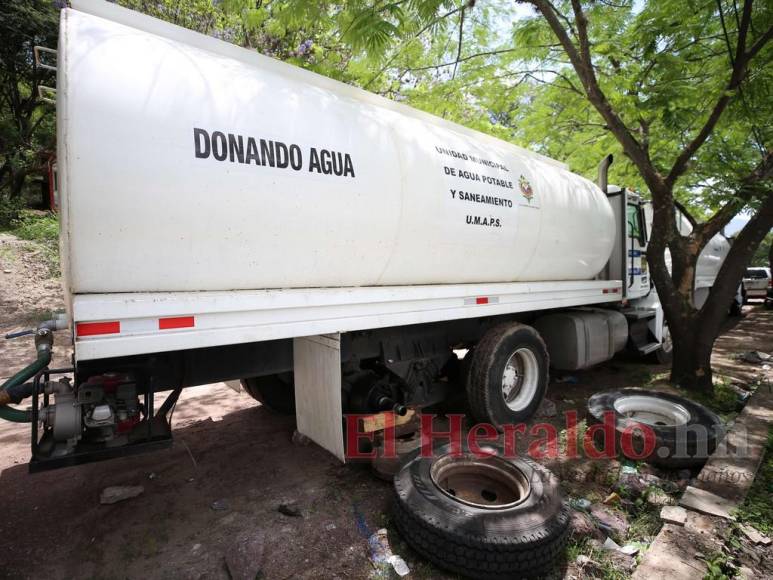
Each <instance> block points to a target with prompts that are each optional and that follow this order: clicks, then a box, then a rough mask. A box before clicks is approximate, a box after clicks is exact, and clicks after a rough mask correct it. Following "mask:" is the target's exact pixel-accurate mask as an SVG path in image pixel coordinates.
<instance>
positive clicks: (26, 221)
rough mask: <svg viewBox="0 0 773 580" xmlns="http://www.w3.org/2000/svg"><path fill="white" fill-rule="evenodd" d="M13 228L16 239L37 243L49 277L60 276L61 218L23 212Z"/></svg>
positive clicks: (52, 215)
mask: <svg viewBox="0 0 773 580" xmlns="http://www.w3.org/2000/svg"><path fill="white" fill-rule="evenodd" d="M12 226H13V228H12V230H11V232H12V233H13V234H14V235H15V236H16V237H18V238H21V239H23V240H29V241H31V242H35V244H36V245H37V246H38V248H39V249H40V252H41V254H42V255H43V259H44V260H45V263H46V266H47V267H48V271H49V275H50V276H52V277H56V276H59V218H58V217H57V216H56V215H54V214H51V213H47V214H40V213H36V212H22V213H21V215H20V217H19V218H18V219H16V220H14V221H13V224H12Z"/></svg>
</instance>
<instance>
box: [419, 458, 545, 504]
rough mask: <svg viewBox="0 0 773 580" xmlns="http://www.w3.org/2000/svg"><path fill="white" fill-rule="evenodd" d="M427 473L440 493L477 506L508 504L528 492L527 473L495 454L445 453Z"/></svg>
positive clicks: (520, 498)
mask: <svg viewBox="0 0 773 580" xmlns="http://www.w3.org/2000/svg"><path fill="white" fill-rule="evenodd" d="M430 476H431V478H432V482H433V483H434V484H435V486H436V487H437V488H438V489H439V490H440V491H441V492H442V493H443V495H445V496H446V497H449V498H451V499H452V500H454V501H456V502H459V503H463V504H465V505H468V506H472V507H476V508H483V509H505V508H510V507H513V506H516V505H518V504H520V503H521V502H523V501H525V500H526V498H527V497H529V493H531V484H530V483H529V478H528V477H527V476H526V474H525V473H524V472H523V471H521V470H520V469H518V467H516V466H515V465H513V464H512V463H510V462H509V461H505V460H504V459H502V458H500V457H497V456H495V455H487V456H484V457H478V456H475V455H471V454H466V455H462V456H460V457H454V456H452V455H444V456H442V457H439V458H438V459H436V460H435V461H434V462H433V463H432V467H430Z"/></svg>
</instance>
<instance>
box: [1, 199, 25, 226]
mask: <svg viewBox="0 0 773 580" xmlns="http://www.w3.org/2000/svg"><path fill="white" fill-rule="evenodd" d="M22 207H23V204H22V200H21V199H19V198H11V197H3V196H0V230H5V229H8V228H10V227H11V226H12V225H13V223H14V222H16V220H18V219H19V217H20V216H21V211H22Z"/></svg>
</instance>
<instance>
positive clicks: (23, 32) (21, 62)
mask: <svg viewBox="0 0 773 580" xmlns="http://www.w3.org/2000/svg"><path fill="white" fill-rule="evenodd" d="M58 19H59V12H58V10H57V9H56V8H55V6H54V4H53V3H52V2H51V1H50V0H5V1H4V2H2V3H0V200H3V199H6V200H7V199H8V198H18V197H21V196H22V195H23V194H24V193H25V192H26V190H27V188H28V186H29V183H30V178H31V177H34V176H42V175H45V171H46V163H47V161H48V158H49V157H50V156H51V155H52V153H53V150H54V115H53V109H52V108H51V107H50V106H48V105H46V104H45V103H42V102H41V101H40V100H39V98H38V95H37V90H38V86H39V85H40V84H53V73H51V72H49V71H44V70H40V69H36V68H35V66H34V64H33V63H34V61H33V58H32V47H33V46H35V45H43V46H48V47H56V39H57V28H58ZM0 203H2V202H0ZM4 207H7V205H6V206H4Z"/></svg>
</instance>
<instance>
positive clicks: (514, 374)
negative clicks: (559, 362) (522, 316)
mask: <svg viewBox="0 0 773 580" xmlns="http://www.w3.org/2000/svg"><path fill="white" fill-rule="evenodd" d="M471 354H472V360H471V361H470V370H469V375H468V378H467V399H468V402H469V406H470V411H471V412H472V415H473V417H474V418H475V419H476V420H477V421H479V422H484V423H490V424H492V425H494V427H496V428H497V429H498V430H500V431H502V430H503V429H504V426H505V425H507V424H514V423H522V422H523V421H526V420H527V419H529V418H530V417H531V416H532V415H533V414H534V413H535V412H536V411H537V408H538V407H539V405H540V403H541V402H542V398H543V397H544V396H545V391H546V390H547V385H548V352H547V348H546V347H545V343H544V342H543V341H542V338H541V337H540V335H539V334H538V333H537V331H536V330H534V329H533V328H532V327H530V326H526V325H525V324H518V323H508V324H503V325H500V326H496V327H494V328H492V329H491V330H489V331H488V332H487V333H486V334H485V335H484V336H483V338H482V339H481V341H480V342H479V343H478V345H477V346H476V347H475V350H474V351H473V352H472V353H471ZM468 356H469V355H468Z"/></svg>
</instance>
